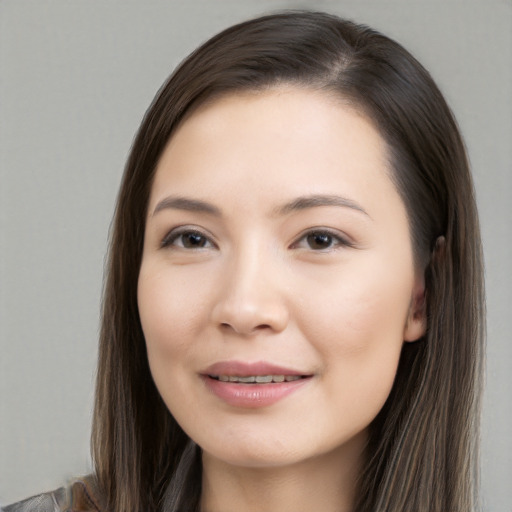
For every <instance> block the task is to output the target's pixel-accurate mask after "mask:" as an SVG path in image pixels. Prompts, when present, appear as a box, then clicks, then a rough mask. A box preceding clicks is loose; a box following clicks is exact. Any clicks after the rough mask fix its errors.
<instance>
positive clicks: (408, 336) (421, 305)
mask: <svg viewBox="0 0 512 512" xmlns="http://www.w3.org/2000/svg"><path fill="white" fill-rule="evenodd" d="M426 309H427V308H426V301H425V284H424V283H421V285H419V286H417V287H415V291H414V294H413V296H412V298H411V304H410V306H409V312H408V314H407V321H406V323H405V328H404V341H407V342H412V341H418V340H419V339H420V338H422V337H423V336H424V335H425V333H426V332H427V311H426Z"/></svg>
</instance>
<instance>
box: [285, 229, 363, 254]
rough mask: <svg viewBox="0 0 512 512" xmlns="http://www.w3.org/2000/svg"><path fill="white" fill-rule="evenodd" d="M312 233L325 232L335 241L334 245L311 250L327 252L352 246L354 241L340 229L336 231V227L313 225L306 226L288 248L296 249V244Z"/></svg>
mask: <svg viewBox="0 0 512 512" xmlns="http://www.w3.org/2000/svg"><path fill="white" fill-rule="evenodd" d="M312 234H325V235H329V236H330V237H332V238H334V239H335V240H336V241H337V243H336V244H335V245H333V246H332V247H328V248H326V249H323V250H322V249H316V250H315V249H310V250H311V251H313V252H327V251H332V250H335V249H337V248H339V247H354V245H355V244H354V242H353V241H352V240H351V239H350V237H348V236H347V235H346V234H344V233H343V232H341V231H338V230H336V229H332V228H325V227H313V228H308V229H306V230H305V231H303V232H302V233H301V234H300V235H299V236H298V237H297V238H296V239H295V241H294V242H293V243H292V244H291V245H290V248H291V249H296V248H298V247H297V245H298V244H299V242H301V241H302V240H304V239H305V238H306V237H307V236H308V235H312Z"/></svg>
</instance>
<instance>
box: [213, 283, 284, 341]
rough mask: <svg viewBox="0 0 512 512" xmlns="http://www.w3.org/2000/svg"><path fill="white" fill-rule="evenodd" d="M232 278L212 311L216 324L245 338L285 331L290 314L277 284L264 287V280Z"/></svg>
mask: <svg viewBox="0 0 512 512" xmlns="http://www.w3.org/2000/svg"><path fill="white" fill-rule="evenodd" d="M232 277H233V279H232V282H231V283H230V284H227V286H225V287H224V288H223V289H222V290H221V292H220V293H221V296H220V297H219V300H217V302H216V304H215V306H214V308H213V311H212V317H213V322H214V323H216V324H217V325H218V326H219V327H220V328H221V329H222V330H224V331H229V330H231V331H232V332H234V333H237V334H239V335H245V336H247V335H251V334H256V333H260V332H262V331H268V332H281V331H283V330H284V329H285V328H286V326H287V324H288V320H289V312H288V308H287V306H286V302H285V299H284V297H283V294H282V293H281V291H280V290H279V287H278V286H277V284H276V283H275V282H274V283H273V284H272V285H270V284H269V283H268V282H267V283H266V284H265V282H264V281H263V280H262V279H261V278H260V279H256V280H254V279H251V280H248V279H237V278H236V276H232Z"/></svg>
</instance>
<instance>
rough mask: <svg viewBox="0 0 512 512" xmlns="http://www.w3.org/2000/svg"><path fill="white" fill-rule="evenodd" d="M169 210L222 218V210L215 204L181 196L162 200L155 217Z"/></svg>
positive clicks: (156, 209) (154, 213)
mask: <svg viewBox="0 0 512 512" xmlns="http://www.w3.org/2000/svg"><path fill="white" fill-rule="evenodd" d="M168 208H170V209H175V210H186V211H190V212H200V213H208V214H210V215H214V216H215V217H220V216H221V215H222V213H221V211H220V209H219V208H217V207H216V206H214V205H213V204H210V203H207V202H206V201H201V200H199V199H190V198H188V197H180V196H177V197H176V196H170V197H166V198H165V199H162V200H161V201H160V202H159V203H158V204H157V205H156V207H155V209H154V211H153V215H156V214H157V213H158V212H160V211H162V210H166V209H168Z"/></svg>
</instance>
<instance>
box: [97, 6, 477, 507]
mask: <svg viewBox="0 0 512 512" xmlns="http://www.w3.org/2000/svg"><path fill="white" fill-rule="evenodd" d="M282 83H286V84H292V85H296V86H299V87H304V88H311V89H316V90H325V91H327V92H329V93H331V94H336V95H338V97H341V98H342V99H343V100H344V101H347V102H349V103H350V104H351V105H353V106H354V108H356V109H359V110H360V111H361V112H363V113H364V114H365V115H366V116H367V118H368V119H370V120H372V121H373V122H374V123H375V126H376V127H377V128H378V130H379V132H380V133H381V135H382V137H383V138H384V139H385V141H386V142H387V146H388V150H389V155H390V160H391V167H392V169H393V173H392V174H393V175H392V179H393V180H394V182H395V184H396V187H397V190H398V191H399V193H400V195H401V197H402V199H403V201H404V203H405V205H406V208H407V212H408V217H409V222H410V229H411V240H412V245H413V249H414V254H415V257H416V261H417V264H418V265H421V266H422V267H423V268H425V279H426V290H427V292H426V293H427V322H428V326H427V333H426V335H425V337H424V338H423V339H421V340H419V341H418V342H416V343H406V344H404V348H403V351H402V355H401V360H400V363H399V368H398V373H397V376H396V380H395V383H394V387H393V389H392V391H391V394H390V396H389V398H388V400H387V402H386V404H385V406H384V407H383V409H382V411H381V412H380V413H379V415H378V417H377V418H376V419H375V420H374V421H373V423H372V424H371V425H370V440H369V444H368V448H367V464H366V466H365V469H364V471H363V472H362V474H361V475H360V479H359V492H358V493H357V496H358V498H357V503H356V504H355V510H356V511H357V512H370V511H374V512H377V511H378V512H385V511H387V512H411V511H414V512H468V511H473V510H475V509H476V503H477V501H476V487H477V485H476V483H477V482H476V475H477V438H478V417H479V407H480V389H481V380H482V377H481V373H482V357H483V354H482V351H483V338H484V332H483V329H484V320H483V318H484V309H483V308H484V300H483V283H482V261H481V246H480V236H479V227H478V218H477V213H476V207H475V200H474V193H473V185H472V180H471V176H470V172H469V166H468V161H467V158H466V153H465V149H464V145H463V142H462V139H461V137H460V134H459V131H458V128H457V125H456V122H455V120H454V118H453V115H452V114H451V112H450V109H449V107H448V106H447V104H446V102H445V100H444V99H443V97H442V95H441V93H440V92H439V90H438V88H437V87H436V85H435V84H434V82H433V80H432V79H431V77H430V75H429V74H428V72H427V71H426V70H425V69H424V68H423V67H422V66H421V65H420V64H419V63H418V62H417V61H416V60H415V59H414V57H412V56H411V55H410V54H409V53H408V52H407V51H406V50H404V49H403V48H402V47H401V46H400V45H399V44H397V43H396V42H394V41H392V40H390V39H389V38H387V37H385V36H383V35H382V34H380V33H378V32H376V31H374V30H372V29H370V28H368V27H366V26H362V25H356V24H354V23H352V22H349V21H345V20H342V19H339V18H337V17H335V16H332V15H328V14H325V13H317V12H304V11H293V12H284V13H279V14H274V15H270V16H265V17H262V18H258V19H255V20H251V21H248V22H245V23H241V24H239V25H236V26H233V27H231V28H228V29H227V30H225V31H223V32H221V33H220V34H218V35H216V36H215V37H213V38H212V39H210V40H209V41H208V42H206V43H205V44H204V45H202V46H201V47H200V48H198V49H197V50H196V51H195V52H193V53H192V54H191V55H190V56H189V57H188V58H187V59H186V60H185V61H184V62H183V63H182V64H181V65H180V66H179V67H178V69H177V70H176V71H175V72H174V74H173V75H172V76H171V77H170V78H169V80H168V81H167V82H166V83H165V84H164V86H163V87H162V88H161V90H160V91H159V92H158V94H157V96H156V98H155V100H154V102H153V104H152V105H151V106H150V108H149V110H148V111H147V113H146V115H145V117H144V120H143V122H142V125H141V127H140V129H139V132H138V134H137V136H136V138H135V141H134V144H133V147H132V150H131V154H130V156H129V159H128V162H127V165H126V169H125V173H124V177H123V181H122V185H121V190H120V193H119V197H118V202H117V208H116V213H115V218H114V222H113V227H112V232H111V242H110V252H109V259H108V266H107V273H106V282H105V290H104V300H103V323H102V329H101V337H100V350H99V365H98V374H97V389H96V403H95V412H94V424H93V437H92V449H93V457H94V462H95V469H96V478H97V480H98V483H99V486H100V488H101V490H102V495H103V498H104V501H105V507H106V510H109V511H112V512H126V511H130V512H151V511H155V512H156V511H158V510H161V509H162V507H163V502H164V500H167V502H168V503H172V504H173V505H172V507H171V508H172V509H173V510H181V511H186V512H189V511H190V512H192V511H197V510H199V499H200V492H201V458H200V451H199V450H198V449H195V448H194V446H193V445H192V444H191V442H190V440H189V438H188V436H187V435H186V434H185V433H184V432H183V431H182V429H181V428H180V427H179V426H178V424H177V423H176V421H175V420H174V418H173V417H172V415H171V414H170V412H169V411H168V410H167V408H166V406H165V405H164V403H163V401H162V399H161V398H160V396H159V394H158V391H157V389H156V387H155V385H154V383H153V380H152V377H151V373H150V370H149V366H148V361H147V356H146V348H145V342H144V337H143V334H142V329H141V325H140V320H139V315H138V309H137V279H138V272H139V267H140V263H141V257H142V247H143V237H144V225H145V218H146V210H147V206H148V198H149V192H150V187H151V183H152V177H153V174H154V171H155V167H156V165H157V162H158V160H159V157H160V155H161V153H162V151H163V149H164V147H165V145H166V143H167V142H168V140H169V138H170V137H171V136H172V133H173V131H174V130H175V128H176V126H177V125H178V123H180V121H181V120H183V118H184V116H185V115H187V114H189V113H190V112H191V111H192V109H193V108H195V107H197V106H198V105H200V104H203V103H204V102H206V101H211V100H213V99H215V98H216V97H217V96H219V95H224V94H229V93H230V92H234V91H240V90H253V91H258V90H265V89H267V88H270V87H274V86H276V85H279V84H282ZM184 453H185V456H183V454H184ZM180 461H181V464H180ZM166 490H167V493H166ZM169 493H170V495H171V496H170V497H169ZM169 500H170V501H169Z"/></svg>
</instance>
